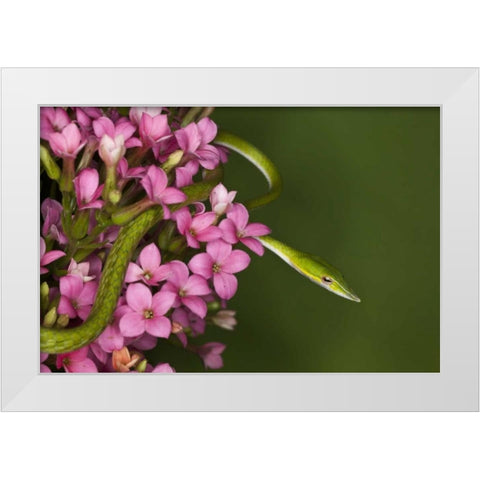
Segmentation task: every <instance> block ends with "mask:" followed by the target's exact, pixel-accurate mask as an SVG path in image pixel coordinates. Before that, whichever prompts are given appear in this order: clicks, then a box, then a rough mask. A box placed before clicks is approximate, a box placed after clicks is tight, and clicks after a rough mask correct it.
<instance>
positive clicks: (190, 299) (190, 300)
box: [180, 295, 207, 318]
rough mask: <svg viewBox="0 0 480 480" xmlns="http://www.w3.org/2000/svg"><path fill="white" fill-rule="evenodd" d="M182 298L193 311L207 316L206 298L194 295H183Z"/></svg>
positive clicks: (201, 315) (203, 316) (202, 316)
mask: <svg viewBox="0 0 480 480" xmlns="http://www.w3.org/2000/svg"><path fill="white" fill-rule="evenodd" d="M180 300H181V302H182V303H183V304H184V305H185V306H186V307H187V308H189V309H190V310H191V311H192V312H193V313H195V314H196V315H198V316H199V317H201V318H205V315H206V314H207V304H206V303H205V300H203V299H202V298H200V297H196V296H194V295H192V296H186V297H181V298H180Z"/></svg>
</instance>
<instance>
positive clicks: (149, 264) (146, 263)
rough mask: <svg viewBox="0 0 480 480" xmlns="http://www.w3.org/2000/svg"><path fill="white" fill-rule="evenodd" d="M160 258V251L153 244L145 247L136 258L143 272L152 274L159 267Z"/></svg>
mask: <svg viewBox="0 0 480 480" xmlns="http://www.w3.org/2000/svg"><path fill="white" fill-rule="evenodd" d="M161 261H162V257H161V255H160V250H159V249H158V247H157V246H156V245H155V244H154V243H150V244H149V245H147V246H146V247H145V248H144V249H143V250H142V251H141V252H140V255H139V256H138V263H139V264H140V265H141V266H142V268H143V270H144V271H148V272H150V273H153V272H154V271H155V270H156V269H157V268H158V267H159V265H160V263H161Z"/></svg>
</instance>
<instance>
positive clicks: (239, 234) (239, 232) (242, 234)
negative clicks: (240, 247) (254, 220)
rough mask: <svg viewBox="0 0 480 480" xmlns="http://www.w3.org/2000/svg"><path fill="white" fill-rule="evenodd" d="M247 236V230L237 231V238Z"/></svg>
mask: <svg viewBox="0 0 480 480" xmlns="http://www.w3.org/2000/svg"><path fill="white" fill-rule="evenodd" d="M244 236H245V232H244V231H243V230H239V231H238V232H237V238H243V237H244Z"/></svg>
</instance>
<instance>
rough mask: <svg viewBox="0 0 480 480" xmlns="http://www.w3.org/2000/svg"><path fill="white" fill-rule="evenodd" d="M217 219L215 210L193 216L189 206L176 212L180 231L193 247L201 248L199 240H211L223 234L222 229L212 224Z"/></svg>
mask: <svg viewBox="0 0 480 480" xmlns="http://www.w3.org/2000/svg"><path fill="white" fill-rule="evenodd" d="M216 219H217V216H216V215H215V213H213V212H207V213H200V214H197V215H195V216H194V217H193V218H192V216H191V215H190V211H189V209H188V207H184V208H181V209H180V210H178V211H177V212H175V220H176V221H177V228H178V231H179V232H180V233H181V234H182V235H184V236H185V238H186V240H187V244H188V246H189V247H192V248H200V243H199V242H211V241H212V240H216V239H217V238H220V237H221V236H222V231H221V230H220V229H219V228H218V227H216V226H215V225H212V224H213V223H214V222H215V220H216Z"/></svg>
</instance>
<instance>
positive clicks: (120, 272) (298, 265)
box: [40, 131, 360, 354]
mask: <svg viewBox="0 0 480 480" xmlns="http://www.w3.org/2000/svg"><path fill="white" fill-rule="evenodd" d="M214 143H215V144H217V145H220V146H223V147H227V148H228V149H230V150H233V151H235V152H237V153H239V154H240V155H241V156H243V157H244V158H245V159H246V160H248V161H249V162H251V163H252V164H253V165H255V167H257V168H258V169H259V170H260V171H261V172H262V173H263V175H264V176H265V178H266V179H267V182H268V187H269V188H268V192H267V193H266V194H264V195H262V196H259V197H257V198H255V199H253V200H250V201H249V202H245V206H246V207H247V208H248V209H253V208H257V207H260V206H263V205H266V204H268V203H270V202H272V201H273V200H275V199H276V198H277V197H278V196H279V195H280V192H281V189H282V181H281V177H280V174H279V172H278V170H277V169H276V167H275V165H274V164H273V162H271V160H270V159H268V157H267V156H266V155H265V154H263V153H262V152H261V151H260V150H258V149H257V148H256V147H254V146H253V145H252V144H250V143H249V142H247V141H245V140H243V139H241V138H239V137H237V136H236V135H233V134H231V133H227V132H222V131H220V132H218V134H217V136H216V138H215V140H214ZM220 180H221V168H218V169H215V170H213V171H210V172H208V173H207V175H206V176H205V179H204V180H203V181H202V182H198V183H196V184H194V185H191V186H189V187H185V188H184V189H183V191H184V193H185V194H186V195H187V200H186V201H185V202H183V203H182V204H178V205H176V206H173V207H172V208H171V210H172V211H174V210H177V209H178V208H180V207H182V206H184V205H189V204H191V203H193V202H196V201H202V200H205V199H206V198H208V196H209V194H210V192H211V191H212V189H213V188H214V187H215V185H217V184H218V183H219V182H220ZM162 218H163V210H162V208H161V207H160V206H154V207H151V208H150V209H148V210H146V211H144V212H143V213H141V214H140V215H138V216H137V217H135V218H134V219H133V220H131V221H130V222H129V223H127V224H126V225H124V226H123V227H122V228H121V229H120V232H119V234H118V237H117V239H116V240H115V242H114V243H113V246H112V248H111V250H110V253H109V254H108V257H107V259H106V261H105V265H104V269H103V273H102V277H101V279H100V283H99V286H98V290H97V294H96V297H95V302H94V304H93V306H92V310H91V312H90V314H89V316H88V317H87V319H86V320H85V322H84V323H83V324H82V325H80V326H78V327H74V328H68V329H56V328H46V327H40V351H41V352H45V353H53V354H58V353H66V352H70V351H73V350H77V349H79V348H81V347H83V346H85V345H88V344H89V343H90V342H92V341H93V340H95V339H96V338H97V337H98V336H99V335H100V334H101V333H102V332H103V331H104V330H105V328H106V327H107V325H108V324H109V322H110V319H111V318H112V315H113V312H114V311H115V308H116V306H117V302H118V298H119V296H120V293H121V289H122V285H123V280H124V277H125V273H126V270H127V267H128V264H129V262H130V260H131V258H132V256H133V253H134V252H135V249H136V248H137V246H138V244H139V242H140V241H141V239H142V238H143V237H144V235H145V234H146V233H147V232H148V231H149V230H150V229H151V228H152V227H154V226H155V225H156V224H157V223H158V222H159V221H160V220H161V219H162ZM259 240H260V242H261V243H262V244H263V245H264V246H265V247H266V248H267V249H269V250H270V251H272V252H273V253H275V254H276V255H277V256H279V257H280V258H281V259H282V260H284V261H285V262H286V263H288V264H289V265H290V266H291V267H293V268H294V269H295V270H297V271H298V272H299V273H301V274H302V275H304V276H305V277H307V278H308V279H310V280H312V281H313V282H315V283H317V284H319V285H321V286H322V287H324V288H326V289H327V290H329V291H331V292H332V293H335V294H337V295H340V296H342V297H344V298H347V299H349V300H353V301H360V300H359V298H358V297H357V296H356V295H355V293H353V291H352V290H351V289H350V288H349V287H348V286H347V284H346V282H345V280H344V278H343V276H342V274H341V273H340V272H339V271H338V270H337V269H335V268H334V267H332V266H331V265H329V264H328V263H327V262H325V261H324V260H322V259H321V258H319V257H316V256H314V255H310V254H307V253H304V252H301V251H299V250H296V249H294V248H292V247H290V246H288V245H286V244H285V243H283V242H280V241H279V240H276V239H274V238H273V237H271V236H264V237H259Z"/></svg>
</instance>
